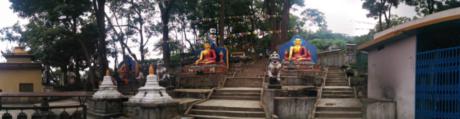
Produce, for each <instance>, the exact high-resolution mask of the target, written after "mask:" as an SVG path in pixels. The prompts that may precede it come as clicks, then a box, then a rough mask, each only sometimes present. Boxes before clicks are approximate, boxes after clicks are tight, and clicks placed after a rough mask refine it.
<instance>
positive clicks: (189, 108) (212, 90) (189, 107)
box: [184, 88, 215, 115]
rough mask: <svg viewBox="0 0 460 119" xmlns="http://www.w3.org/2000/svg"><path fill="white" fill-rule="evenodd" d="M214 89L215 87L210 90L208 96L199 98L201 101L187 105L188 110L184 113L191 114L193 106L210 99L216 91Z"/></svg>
mask: <svg viewBox="0 0 460 119" xmlns="http://www.w3.org/2000/svg"><path fill="white" fill-rule="evenodd" d="M214 89H215V88H212V89H211V91H210V92H209V94H208V95H207V96H206V98H205V99H203V100H199V101H196V102H194V103H192V104H190V106H188V107H187V110H185V113H184V115H187V114H189V113H190V111H191V110H192V107H193V106H194V105H196V104H199V103H202V102H205V101H208V100H209V99H210V98H211V95H212V93H213V92H214Z"/></svg>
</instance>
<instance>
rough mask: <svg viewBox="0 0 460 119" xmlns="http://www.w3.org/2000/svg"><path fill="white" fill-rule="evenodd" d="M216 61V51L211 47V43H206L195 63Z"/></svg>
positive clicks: (212, 62)
mask: <svg viewBox="0 0 460 119" xmlns="http://www.w3.org/2000/svg"><path fill="white" fill-rule="evenodd" d="M214 63H216V51H215V50H214V49H211V45H210V44H209V43H205V44H204V50H202V51H201V53H200V57H199V59H198V60H196V62H195V64H214Z"/></svg>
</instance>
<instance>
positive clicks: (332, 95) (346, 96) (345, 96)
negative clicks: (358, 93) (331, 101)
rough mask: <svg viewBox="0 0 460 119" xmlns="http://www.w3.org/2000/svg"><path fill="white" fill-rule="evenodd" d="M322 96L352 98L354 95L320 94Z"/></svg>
mask: <svg viewBox="0 0 460 119" xmlns="http://www.w3.org/2000/svg"><path fill="white" fill-rule="evenodd" d="M321 97H322V98H354V97H355V96H354V95H347V94H345V95H342V94H341V95H338V94H322V95H321Z"/></svg>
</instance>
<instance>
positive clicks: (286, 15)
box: [278, 0, 291, 44]
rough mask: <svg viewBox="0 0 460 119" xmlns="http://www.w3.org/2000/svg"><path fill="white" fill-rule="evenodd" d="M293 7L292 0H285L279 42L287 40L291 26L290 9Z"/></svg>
mask: <svg viewBox="0 0 460 119" xmlns="http://www.w3.org/2000/svg"><path fill="white" fill-rule="evenodd" d="M290 9H291V4H290V0H284V4H283V14H282V15H283V16H282V18H281V24H282V25H281V39H280V40H279V41H280V42H278V43H279V44H281V43H283V42H285V41H287V40H288V39H289V38H288V27H289V10H290Z"/></svg>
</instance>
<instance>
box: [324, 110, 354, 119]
mask: <svg viewBox="0 0 460 119" xmlns="http://www.w3.org/2000/svg"><path fill="white" fill-rule="evenodd" d="M315 117H321V118H322V117H325V118H361V117H362V113H361V112H358V111H321V112H316V113H315Z"/></svg>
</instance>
